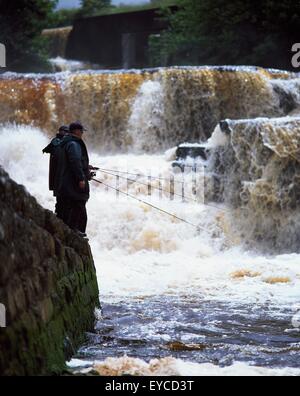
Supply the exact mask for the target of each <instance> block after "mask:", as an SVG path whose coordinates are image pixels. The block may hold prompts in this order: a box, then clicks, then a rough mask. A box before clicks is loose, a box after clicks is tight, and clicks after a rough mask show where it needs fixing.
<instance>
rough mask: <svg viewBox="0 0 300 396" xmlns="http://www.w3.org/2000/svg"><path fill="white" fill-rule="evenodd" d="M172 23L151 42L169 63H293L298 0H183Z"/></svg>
mask: <svg viewBox="0 0 300 396" xmlns="http://www.w3.org/2000/svg"><path fill="white" fill-rule="evenodd" d="M167 17H168V19H169V22H170V28H169V30H168V31H166V32H164V33H163V34H162V35H161V36H160V37H159V38H157V37H156V38H155V37H152V39H151V48H152V52H153V53H154V55H155V56H156V58H155V61H156V63H157V62H158V60H159V59H160V60H163V59H164V60H165V62H167V63H168V64H175V63H176V64H180V63H185V64H186V63H191V64H252V65H253V64H256V65H260V66H274V67H284V68H289V67H290V59H291V52H290V50H291V46H292V43H293V42H298V41H299V37H298V38H297V33H298V27H299V24H300V2H299V1H295V0H281V1H280V2H278V1H276V0H261V1H257V0H256V1H255V0H254V1H253V0H230V1H228V0H179V10H178V12H176V13H174V14H169V15H168V16H167Z"/></svg>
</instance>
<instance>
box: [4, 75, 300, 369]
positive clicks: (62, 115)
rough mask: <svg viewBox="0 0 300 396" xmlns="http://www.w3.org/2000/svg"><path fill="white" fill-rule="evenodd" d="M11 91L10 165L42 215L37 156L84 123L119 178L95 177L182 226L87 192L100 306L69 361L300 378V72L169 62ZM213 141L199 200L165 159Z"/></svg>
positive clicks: (44, 197)
mask: <svg viewBox="0 0 300 396" xmlns="http://www.w3.org/2000/svg"><path fill="white" fill-rule="evenodd" d="M0 85H2V92H1V94H0V102H1V110H0V122H1V123H2V124H1V126H0V138H1V144H0V161H1V165H3V166H4V168H5V170H6V171H8V172H9V174H10V176H11V177H12V178H13V179H15V180H16V181H17V182H19V183H21V184H23V185H25V186H26V188H27V190H28V191H29V192H30V193H31V194H32V195H34V196H35V197H36V198H37V200H38V201H39V202H40V203H41V204H42V205H43V206H44V207H46V208H48V209H51V210H52V209H53V206H54V198H53V197H52V196H51V194H50V193H49V191H48V189H47V181H48V157H46V156H44V155H43V154H42V148H43V147H45V146H46V145H47V143H48V141H49V137H50V136H51V134H52V135H53V134H54V132H55V130H56V127H57V126H58V124H59V123H66V122H70V121H71V120H73V119H80V120H81V121H82V122H83V123H85V124H87V126H88V128H89V132H87V135H86V140H87V145H88V148H89V151H90V157H91V158H90V159H91V163H92V164H93V165H95V166H98V167H100V168H102V169H106V170H108V173H103V172H102V173H101V172H99V173H98V178H99V180H102V181H103V182H105V184H107V185H109V186H113V187H116V188H118V189H120V190H122V191H124V192H128V193H129V194H130V195H133V196H135V197H136V198H138V199H141V200H143V201H147V202H149V203H151V204H152V205H154V206H158V207H160V208H162V209H163V210H166V211H168V212H170V213H173V214H175V215H176V216H177V217H179V218H182V219H184V220H186V221H187V222H182V221H180V220H179V219H178V218H175V217H171V216H168V215H167V214H165V213H162V212H159V211H157V210H156V209H154V208H153V207H151V206H148V205H146V204H144V203H143V202H138V201H135V200H133V199H132V198H131V197H129V196H125V195H118V194H117V193H116V192H115V191H114V190H110V189H108V188H106V187H105V186H103V185H99V184H96V183H92V184H91V198H90V201H89V203H88V213H89V223H88V231H87V232H88V236H89V239H90V243H91V248H92V252H93V256H94V261H95V265H96V268H97V275H98V282H99V289H100V299H101V304H102V311H101V312H100V311H99V312H97V313H96V315H97V324H96V327H95V331H94V332H93V333H91V334H88V341H87V343H86V344H85V345H84V346H83V347H82V348H81V349H80V351H79V352H78V353H77V355H76V356H74V359H73V360H72V361H71V362H70V363H69V364H70V367H72V368H73V369H77V370H79V369H83V368H86V367H91V366H94V365H96V366H97V370H98V371H99V372H100V373H101V374H110V375H115V374H124V373H129V374H141V375H143V374H157V375H168V374H170V375H176V374H178V375H203V374H208V375H215V374H224V375H227V374H230V375H235V374H236V375H252V374H253V375H254V374H266V375H282V374H292V375H294V374H295V375H300V369H299V351H300V332H299V329H300V314H299V311H300V254H299V252H300V245H298V241H299V239H298V238H299V229H298V228H297V227H298V223H297V212H299V210H298V211H297V209H299V207H297V205H298V195H297V191H296V190H295V191H294V190H293V188H294V189H295V188H296V187H297V179H295V178H296V176H297V172H296V171H297V170H298V158H299V157H298V143H297V142H295V133H296V132H295V131H297V130H298V129H297V128H299V124H298V123H299V119H298V117H297V114H298V112H297V108H298V104H299V103H300V102H299V97H300V94H299V93H300V88H299V87H300V79H299V78H298V76H295V75H292V76H291V75H287V74H285V73H279V72H275V71H272V72H268V71H264V70H254V69H253V70H252V69H237V70H234V69H228V70H226V69H225V70H222V71H219V70H217V69H216V70H213V69H190V70H189V69H183V70H180V69H177V70H176V69H170V70H162V71H152V72H151V73H150V72H147V73H145V72H143V73H136V74H135V73H133V74H126V73H123V74H122V73H119V74H118V73H116V74H111V75H108V74H105V73H95V72H93V73H89V74H88V73H84V72H81V73H67V74H57V75H55V76H54V77H53V76H52V77H49V76H33V75H30V76H20V75H4V76H2V77H1V79H0ZM298 90H299V92H298ZM14 95H15V96H14ZM245 96H247V97H245ZM12 97H15V98H17V99H15V102H14V101H13V99H12ZM289 115H290V116H289ZM258 117H260V118H258ZM225 118H231V119H235V120H239V119H242V120H243V121H241V122H239V121H228V123H227V129H228V128H229V129H230V137H229V133H225V132H224V131H222V130H221V129H220V127H218V126H217V124H218V122H219V121H221V120H223V119H225ZM245 119H247V120H248V121H245ZM250 119H251V121H250ZM60 121H61V122H60ZM291 123H292V125H291ZM43 125H44V126H43ZM216 126H217V127H216ZM224 128H225V127H224V126H223V129H224ZM212 134H213V138H212V139H210V141H209V143H208V146H209V148H210V151H211V153H212V154H211V159H210V160H208V162H207V163H204V162H203V163H202V165H205V167H206V168H205V169H206V171H205V173H206V177H205V179H207V180H208V181H207V182H205V186H206V187H207V189H208V190H209V192H208V197H207V198H206V200H205V203H204V202H202V200H201V199H199V196H197V194H195V191H194V189H193V184H194V180H193V177H194V175H193V174H187V175H185V178H184V179H183V178H182V176H181V175H178V174H175V175H174V174H173V170H172V166H171V160H172V152H170V151H169V152H167V153H165V151H166V150H167V149H171V148H172V147H174V146H175V145H176V144H178V143H179V142H183V141H192V142H196V141H202V142H206V141H207V139H208V138H209V137H210V136H211V135H212ZM250 137H251V139H250ZM247 139H250V140H249V141H248V140H247ZM280 139H281V140H282V141H284V143H282V144H281V145H277V146H278V147H279V146H280V147H282V146H283V145H284V146H285V148H286V150H285V151H284V153H282V152H281V151H280V148H278V147H277V146H276V142H277V141H279V140H280ZM274 147H275V148H274ZM237 164H238V166H237ZM116 171H123V172H129V174H130V175H131V174H132V175H131V176H130V175H129V176H128V175H126V174H123V173H120V174H119V175H120V177H119V178H118V179H117V178H116V177H115V176H113V175H112V174H116ZM283 174H284V175H285V178H282V175H283ZM137 175H139V176H137ZM149 175H151V177H152V178H149V177H148V176H149ZM122 176H124V177H129V178H130V179H131V180H130V181H129V182H128V181H127V180H125V179H123V177H122ZM216 176H218V177H217V178H216ZM156 177H159V178H161V180H160V181H158V180H157V179H156ZM172 177H175V195H174V194H172V192H171V191H170V182H169V180H170V178H171V179H172ZM245 178H246V180H245ZM216 179H217V180H218V183H217V187H216V185H215V184H214V183H212V184H210V182H209V181H211V180H216ZM286 179H288V180H287V181H286ZM183 180H184V189H185V198H184V199H182V196H181V193H182V183H183ZM262 181H265V183H264V184H263V186H262ZM137 182H139V183H137ZM149 183H150V184H151V195H149V187H148V186H147V184H149ZM268 183H269V184H268ZM198 184H199V185H200V184H201V182H200V181H199V180H198ZM292 184H293V186H294V187H291V185H292ZM270 185H271V186H272V188H271V190H270ZM286 185H288V186H290V190H287V189H286V188H285V187H286ZM295 185H296V187H295ZM208 186H210V187H208ZM249 186H250V187H251V188H250V187H249ZM160 188H161V189H162V190H163V191H159V189H160ZM239 189H240V190H239ZM264 189H265V190H264ZM279 189H280V191H281V194H278V191H279ZM291 190H292V193H291V192H290V191H291ZM257 191H259V193H258V192H257ZM266 191H267V193H266ZM286 191H288V192H286ZM196 193H197V191H196ZM237 193H238V194H237ZM246 193H247V194H248V195H247V194H246ZM285 193H286V194H287V195H286V196H285ZM235 194H237V195H238V197H237V196H236V195H235ZM272 194H273V195H272ZM245 195H247V199H246V198H245ZM241 197H242V198H241ZM249 197H250V198H249ZM266 197H267V198H266ZM270 197H271V198H272V197H273V198H272V199H271V198H270ZM274 197H275V198H276V199H275V198H274ZM286 197H289V200H288V199H287V198H286ZM285 198H286V199H285ZM276 200H278V201H280V205H279V206H278V202H277V201H276ZM275 201H276V202H275ZM272 205H274V206H272ZM257 218H258V219H259V221H257ZM188 223H191V224H195V225H198V226H199V228H198V229H197V228H195V227H193V226H192V225H191V224H188ZM260 223H261V227H260ZM295 223H296V224H295ZM275 224H276V227H278V231H276V235H275V236H274V229H275V230H277V229H276V228H274V227H275ZM279 228H280V230H281V231H279ZM262 235H263V236H262ZM294 235H295V236H294ZM297 246H298V248H297Z"/></svg>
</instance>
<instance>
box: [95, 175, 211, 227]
mask: <svg viewBox="0 0 300 396" xmlns="http://www.w3.org/2000/svg"><path fill="white" fill-rule="evenodd" d="M92 180H93V181H95V182H96V183H99V184H103V185H104V186H105V187H107V188H110V189H112V190H115V191H117V192H119V193H121V194H123V195H126V196H128V197H129V198H132V199H134V200H136V201H138V202H140V203H143V204H145V205H148V206H150V207H151V208H153V209H156V210H158V211H160V212H162V213H164V214H166V215H168V216H171V217H173V218H175V219H177V220H180V221H181V222H183V223H186V224H188V225H190V226H192V227H194V228H196V229H197V230H198V231H199V230H202V231H205V232H210V231H209V230H207V229H206V228H204V227H202V226H200V225H196V224H193V223H191V222H189V221H188V220H185V219H182V218H180V217H178V216H176V215H174V214H173V213H170V212H167V211H166V210H164V209H161V208H159V207H158V206H155V205H152V204H151V203H149V202H146V201H144V200H142V199H140V198H137V197H135V196H133V195H131V194H128V193H126V192H124V191H122V190H119V189H118V188H115V187H113V186H110V185H108V184H106V183H103V182H102V181H100V180H97V179H95V178H93V179H92Z"/></svg>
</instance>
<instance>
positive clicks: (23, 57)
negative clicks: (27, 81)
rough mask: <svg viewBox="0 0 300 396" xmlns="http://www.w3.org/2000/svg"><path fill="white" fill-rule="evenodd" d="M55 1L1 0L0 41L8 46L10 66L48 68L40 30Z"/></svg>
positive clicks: (14, 68) (8, 64) (44, 25)
mask: <svg viewBox="0 0 300 396" xmlns="http://www.w3.org/2000/svg"><path fill="white" fill-rule="evenodd" d="M55 5H56V0H52V1H51V0H1V2H0V26H1V29H0V42H1V43H3V44H4V45H5V46H6V51H7V57H6V58H7V66H8V68H9V70H15V71H40V70H41V69H43V70H44V69H46V68H47V52H46V49H45V48H46V47H45V41H44V39H43V38H42V37H41V31H42V29H44V28H45V27H47V24H48V20H49V18H50V16H51V14H52V12H53V9H54V7H55Z"/></svg>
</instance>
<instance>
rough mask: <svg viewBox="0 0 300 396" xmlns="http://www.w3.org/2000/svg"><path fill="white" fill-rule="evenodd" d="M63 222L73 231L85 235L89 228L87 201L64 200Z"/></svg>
mask: <svg viewBox="0 0 300 396" xmlns="http://www.w3.org/2000/svg"><path fill="white" fill-rule="evenodd" d="M61 202H62V220H63V221H64V223H65V224H67V225H68V226H69V227H70V228H72V229H73V230H77V231H80V232H83V233H85V231H86V226H87V212H86V201H74V200H72V199H68V198H63V199H62V201H61Z"/></svg>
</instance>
